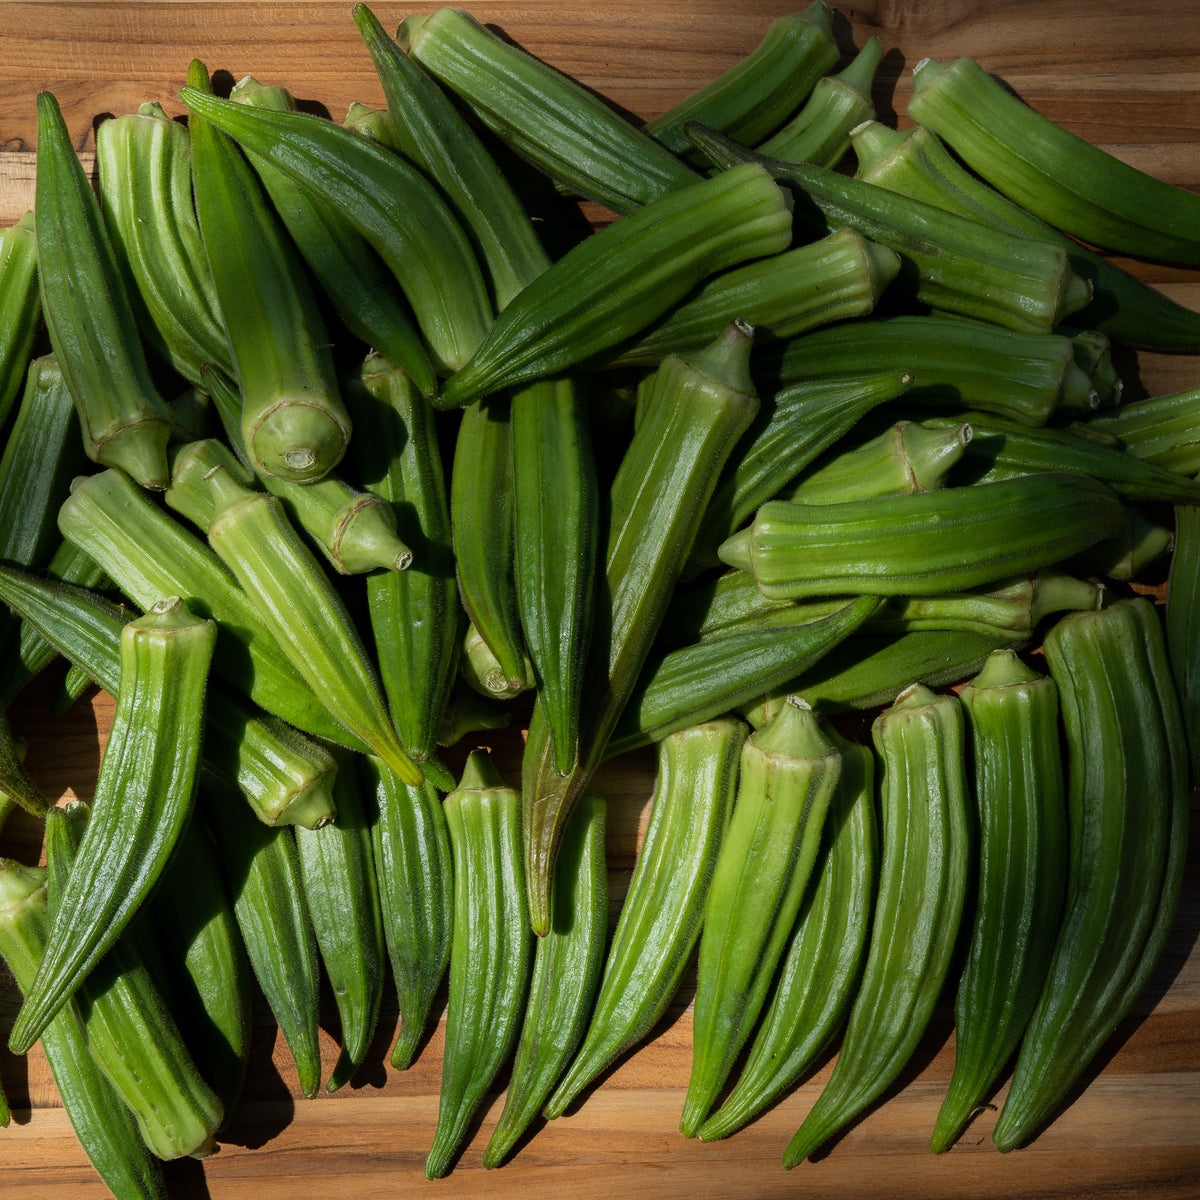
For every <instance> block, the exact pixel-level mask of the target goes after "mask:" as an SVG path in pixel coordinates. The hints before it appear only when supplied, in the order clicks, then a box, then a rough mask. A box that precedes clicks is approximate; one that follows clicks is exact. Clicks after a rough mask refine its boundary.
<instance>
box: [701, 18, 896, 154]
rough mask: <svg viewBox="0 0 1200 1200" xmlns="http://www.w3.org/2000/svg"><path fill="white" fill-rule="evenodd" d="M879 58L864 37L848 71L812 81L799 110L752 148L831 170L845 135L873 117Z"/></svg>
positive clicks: (879, 48)
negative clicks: (874, 85) (806, 97)
mask: <svg viewBox="0 0 1200 1200" xmlns="http://www.w3.org/2000/svg"><path fill="white" fill-rule="evenodd" d="M882 58H883V43H882V42H881V41H880V40H879V39H878V38H877V37H870V38H868V39H867V40H866V41H865V42H864V43H863V48H862V49H861V50H860V51H859V52H858V53H857V54H856V55H855V56H854V58H853V59H852V60H851V61H850V63H849V65H848V66H846V67H843V68H842V70H840V71H839V72H838V73H837V74H836V75H824V76H822V77H821V78H820V79H818V80H817V82H816V83H815V84H814V85H813V89H812V95H810V96H809V98H808V101H807V103H806V104H805V105H804V107H803V108H802V109H801V110H800V111H799V112H798V113H796V115H795V116H794V117H792V119H791V120H790V121H788V123H787V124H786V125H784V126H783V128H782V129H779V130H777V131H776V132H775V133H774V134H772V135H771V136H770V137H769V138H768V139H767V140H766V141H765V142H763V143H762V144H761V145H759V146H758V147H756V149H757V150H758V153H759V154H766V155H767V156H769V157H770V158H778V159H782V160H783V161H784V162H801V163H812V164H813V165H814V166H817V167H834V166H836V165H837V164H838V163H839V162H840V161H841V158H842V155H844V154H845V153H846V151H847V150H848V149H849V148H850V133H851V130H853V129H854V128H855V127H856V126H857V125H859V124H861V123H862V122H863V121H869V120H871V119H872V118H873V117H874V116H875V104H874V102H873V100H872V99H871V86H872V84H873V83H874V82H875V72H876V71H877V70H878V68H879V63H880V60H881V59H882ZM706 124H709V125H710V126H711V122H706Z"/></svg>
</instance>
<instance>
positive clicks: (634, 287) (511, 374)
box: [437, 164, 792, 408]
mask: <svg viewBox="0 0 1200 1200" xmlns="http://www.w3.org/2000/svg"><path fill="white" fill-rule="evenodd" d="M791 229H792V214H791V209H790V207H789V205H788V203H787V200H786V197H785V194H784V192H783V191H782V190H781V189H780V188H778V187H777V186H776V185H775V183H774V181H773V180H772V179H771V177H770V176H769V175H768V174H767V173H766V172H765V171H764V170H763V169H762V168H761V167H758V166H756V165H754V164H745V165H744V166H742V167H739V168H736V169H734V170H730V171H722V172H720V173H719V174H717V175H716V176H714V177H713V178H711V179H707V180H705V181H704V182H702V183H697V184H694V185H693V186H691V187H689V188H685V189H683V190H682V191H679V192H675V193H672V194H671V195H669V196H665V197H664V198H662V199H661V200H658V201H656V202H655V203H653V204H650V205H647V206H646V207H645V208H643V209H640V210H639V211H638V212H636V213H634V214H632V215H631V216H628V217H626V218H624V219H623V220H620V221H614V222H613V223H612V224H611V225H607V226H605V227H604V228H603V229H601V230H600V231H599V232H597V233H594V234H592V235H591V236H590V237H587V238H585V239H584V240H583V241H582V242H579V243H577V244H576V245H575V246H573V247H572V248H571V249H570V250H568V251H567V253H566V254H564V255H563V256H562V258H560V259H559V260H558V261H557V262H556V263H555V264H554V265H553V266H552V267H551V268H550V269H549V270H548V271H545V272H544V273H543V274H541V275H539V276H538V277H537V278H536V279H534V280H533V281H532V282H531V283H530V284H529V285H528V286H527V287H526V288H525V289H524V290H523V291H522V292H521V293H520V294H519V295H518V296H517V297H516V298H515V299H514V300H513V301H512V302H511V303H510V304H509V305H508V306H507V307H506V308H505V309H504V311H503V312H502V313H501V314H500V315H499V317H497V319H496V323H495V324H494V325H493V326H492V328H491V330H490V331H489V333H488V335H487V337H486V338H485V339H484V340H483V342H482V344H481V345H480V346H479V349H478V350H477V351H476V352H475V354H474V356H473V357H472V359H471V361H470V362H469V363H468V364H467V365H466V366H465V367H464V368H463V369H462V370H461V371H459V372H457V373H456V374H454V375H452V376H451V377H450V379H448V380H447V381H446V385H445V387H444V388H443V389H442V394H441V396H440V397H439V399H438V401H437V403H438V404H439V406H441V407H447V408H451V407H455V406H458V405H462V404H465V403H466V402H467V401H469V400H472V399H474V398H475V397H477V396H481V395H485V394H486V393H488V392H492V391H495V390H496V389H497V388H499V387H503V386H507V385H510V384H514V383H520V382H523V381H525V380H529V379H536V378H539V377H542V376H547V375H555V374H558V373H559V372H561V371H565V370H566V369H567V368H568V367H572V366H575V365H576V364H578V363H581V362H585V361H587V360H588V359H591V358H595V357H596V356H598V355H600V354H603V353H604V352H605V351H607V350H608V349H610V348H611V347H612V346H615V345H617V344H618V343H620V342H622V341H625V340H626V339H627V338H631V337H633V336H634V335H635V334H637V333H640V332H641V331H642V330H643V329H645V328H646V327H647V326H648V325H650V324H651V323H652V322H653V321H656V320H657V319H658V318H659V317H661V316H662V315H663V313H665V312H666V311H667V310H668V309H669V308H671V306H672V305H673V304H675V303H676V302H677V301H679V300H681V299H682V298H683V297H684V296H686V295H687V294H688V293H689V292H690V291H691V290H692V288H694V287H695V286H696V285H697V284H698V283H700V282H701V281H702V280H703V279H705V278H706V277H708V276H709V275H713V274H715V273H716V272H718V271H721V270H724V269H725V268H727V267H732V266H735V265H737V264H738V263H743V262H746V261H747V260H748V259H753V258H761V257H763V256H764V255H769V254H778V253H780V252H781V251H783V250H786V249H787V248H788V245H789V244H790V243H791Z"/></svg>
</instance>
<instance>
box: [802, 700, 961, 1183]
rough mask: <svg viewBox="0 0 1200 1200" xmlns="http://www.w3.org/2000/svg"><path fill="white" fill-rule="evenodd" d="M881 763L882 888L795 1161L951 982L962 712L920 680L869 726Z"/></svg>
mask: <svg viewBox="0 0 1200 1200" xmlns="http://www.w3.org/2000/svg"><path fill="white" fill-rule="evenodd" d="M872 738H873V740H874V742H875V749H876V752H877V754H878V755H879V757H880V759H881V761H882V767H883V772H882V776H881V781H880V794H881V819H880V826H881V845H882V861H881V864H880V871H879V892H878V897H877V899H876V903H875V915H874V919H873V922H872V927H871V944H870V948H869V949H868V951H867V961H866V964H865V966H864V967H863V977H862V982H861V984H860V985H859V990H858V995H857V996H856V997H855V1000H854V1006H853V1008H852V1009H851V1011H850V1017H849V1021H848V1022H847V1026H846V1032H845V1035H844V1037H843V1038H842V1043H841V1046H840V1048H839V1050H838V1057H837V1062H836V1063H835V1064H834V1068H833V1075H832V1076H831V1077H830V1080H829V1082H828V1084H827V1085H826V1086H825V1089H824V1090H823V1091H822V1092H821V1095H820V1096H818V1097H817V1101H816V1103H815V1104H814V1105H813V1107H812V1108H811V1109H810V1110H809V1113H808V1115H807V1116H806V1117H805V1119H804V1122H803V1124H802V1125H801V1126H800V1128H799V1130H797V1132H796V1134H795V1136H793V1138H792V1140H791V1141H790V1142H789V1143H788V1146H787V1149H786V1150H785V1151H784V1155H783V1165H784V1166H785V1167H794V1166H796V1164H797V1163H799V1162H802V1161H803V1160H804V1159H806V1158H807V1157H808V1156H809V1155H810V1154H811V1153H812V1152H813V1151H814V1150H815V1149H816V1148H817V1147H818V1146H820V1145H821V1144H822V1143H823V1142H824V1141H826V1140H827V1139H828V1138H830V1137H831V1136H832V1135H833V1134H834V1133H836V1132H837V1131H838V1130H839V1129H841V1128H842V1127H843V1126H844V1125H846V1124H847V1123H848V1122H849V1121H851V1120H853V1119H854V1117H856V1116H857V1115H858V1114H859V1113H860V1112H862V1111H863V1109H864V1108H866V1107H867V1105H869V1104H870V1103H871V1102H872V1101H874V1100H876V1099H878V1097H879V1096H880V1095H881V1094H882V1093H883V1092H884V1091H885V1090H886V1089H887V1088H888V1086H889V1085H890V1084H891V1083H892V1081H893V1080H894V1079H895V1078H896V1076H897V1075H898V1074H899V1072H900V1071H901V1069H902V1068H903V1067H904V1064H905V1063H906V1062H907V1061H908V1059H909V1057H910V1056H911V1054H912V1052H913V1050H914V1049H916V1045H917V1042H918V1041H919V1040H920V1037H921V1034H922V1033H923V1032H924V1030H925V1027H926V1025H927V1024H928V1023H929V1019H930V1017H931V1015H932V1013H933V1007H934V1005H935V1003H936V1002H937V998H938V994H939V993H940V992H941V990H942V985H943V983H944V982H945V979H946V975H947V972H948V970H949V967H950V960H951V957H952V955H953V951H954V943H955V939H956V935H957V933H958V925H959V921H960V919H961V916H962V909H963V904H964V900H965V898H966V890H967V875H968V872H969V869H970V865H969V864H970V858H971V837H970V827H969V824H968V815H967V781H966V757H965V754H966V748H965V746H964V729H963V715H962V708H961V706H960V705H959V702H958V700H957V699H956V698H955V697H954V696H952V695H947V696H937V695H935V694H934V693H933V692H931V691H929V689H928V688H926V687H923V686H922V685H921V684H914V685H913V686H912V687H911V688H908V689H907V690H906V691H904V692H903V693H902V694H901V695H900V697H899V698H898V699H897V701H896V703H895V704H894V705H892V707H891V708H890V709H888V711H887V712H885V713H883V715H882V716H880V717H878V718H877V719H876V721H875V723H874V725H873V726H872Z"/></svg>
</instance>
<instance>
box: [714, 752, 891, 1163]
mask: <svg viewBox="0 0 1200 1200" xmlns="http://www.w3.org/2000/svg"><path fill="white" fill-rule="evenodd" d="M831 736H832V737H833V740H834V742H835V744H836V745H837V747H838V749H839V751H840V752H841V757H842V772H841V776H840V778H839V780H838V788H837V792H836V793H835V794H834V797H833V799H832V800H831V801H830V806H829V812H828V813H827V815H826V818H825V822H826V834H825V837H824V838H823V840H822V845H821V848H820V850H819V851H818V854H817V860H816V862H815V863H814V864H813V876H812V879H811V880H810V881H809V888H808V892H807V893H806V895H805V898H804V900H803V902H802V904H801V908H800V913H799V917H798V919H797V922H796V925H795V927H794V929H793V931H792V933H791V938H790V941H789V943H788V946H787V949H786V951H785V955H784V959H783V962H782V965H781V966H780V969H779V978H778V980H777V982H776V984H775V987H774V990H773V992H772V994H771V996H770V1000H769V1003H768V1005H767V1008H766V1012H765V1013H764V1014H763V1019H762V1024H761V1025H760V1026H759V1029H758V1032H757V1033H756V1034H755V1036H754V1042H753V1044H752V1046H751V1048H750V1052H749V1056H748V1057H747V1059H746V1065H745V1067H744V1068H743V1069H742V1073H741V1075H739V1076H738V1080H737V1084H736V1086H735V1087H734V1088H733V1090H732V1091H731V1092H730V1093H729V1095H728V1096H727V1097H726V1098H725V1100H724V1102H723V1103H722V1105H721V1107H720V1108H719V1109H717V1111H716V1112H715V1113H713V1114H712V1116H710V1117H709V1118H708V1120H706V1121H705V1122H704V1124H703V1125H701V1126H700V1128H699V1130H698V1131H697V1134H696V1136H697V1137H699V1138H700V1140H701V1141H702V1142H711V1141H715V1140H717V1139H718V1138H723V1137H728V1136H729V1135H730V1134H731V1133H734V1132H736V1131H737V1130H738V1129H740V1128H741V1127H742V1126H743V1125H745V1124H746V1123H747V1122H748V1121H750V1120H751V1119H752V1118H753V1117H755V1116H757V1115H758V1114H759V1113H760V1112H761V1111H762V1110H763V1109H764V1108H766V1107H767V1106H768V1105H770V1104H773V1103H774V1102H775V1101H776V1100H778V1099H779V1098H780V1097H781V1096H783V1095H784V1094H785V1093H786V1092H787V1091H789V1090H790V1089H791V1088H792V1087H793V1086H794V1085H795V1083H796V1081H797V1080H799V1079H800V1078H801V1076H802V1075H803V1074H804V1073H805V1072H806V1071H808V1070H809V1069H810V1068H811V1067H812V1065H813V1064H814V1063H815V1062H816V1060H817V1058H818V1056H819V1055H820V1054H821V1052H822V1051H823V1050H824V1049H825V1048H826V1046H828V1045H829V1042H830V1041H831V1039H832V1038H833V1037H834V1035H835V1034H836V1032H837V1030H838V1028H839V1027H840V1026H841V1025H842V1023H843V1022H844V1020H845V1018H846V1013H847V1012H848V1011H849V1008H850V1005H851V1003H852V1002H853V1000H854V993H855V989H856V988H857V987H858V980H859V976H860V974H861V972H862V965H863V960H864V958H865V957H866V948H867V934H868V932H869V930H870V925H871V908H872V906H873V904H874V902H875V888H876V885H877V883H878V878H879V832H878V830H877V828H876V817H875V786H874V785H875V757H874V755H873V754H872V753H871V750H870V748H869V747H867V746H862V745H859V744H857V743H851V742H845V741H843V740H842V739H841V738H839V737H838V736H837V735H836V734H831Z"/></svg>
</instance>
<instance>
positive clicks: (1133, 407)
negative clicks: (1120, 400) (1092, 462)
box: [1087, 386, 1200, 478]
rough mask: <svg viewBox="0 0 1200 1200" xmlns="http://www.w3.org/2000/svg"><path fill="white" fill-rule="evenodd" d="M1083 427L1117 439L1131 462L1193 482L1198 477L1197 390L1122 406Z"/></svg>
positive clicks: (1199, 429) (1199, 392) (1199, 419)
mask: <svg viewBox="0 0 1200 1200" xmlns="http://www.w3.org/2000/svg"><path fill="white" fill-rule="evenodd" d="M1087 427H1088V428H1089V429H1098V430H1100V431H1101V432H1103V433H1106V434H1112V435H1114V436H1115V437H1117V438H1119V439H1120V441H1121V446H1122V448H1123V449H1124V450H1126V451H1127V452H1128V453H1129V454H1132V455H1133V456H1134V457H1135V458H1141V459H1145V460H1146V461H1147V462H1152V463H1154V464H1155V465H1156V466H1159V467H1167V468H1169V469H1170V470H1172V471H1178V472H1179V473H1180V474H1181V475H1191V476H1192V477H1193V478H1194V477H1195V476H1196V475H1197V474H1200V386H1197V387H1193V388H1185V389H1184V390H1183V391H1181V392H1171V393H1170V394H1169V395H1165V396H1153V397H1151V398H1150V399H1147V400H1138V401H1136V402H1135V403H1133V404H1125V405H1122V406H1121V407H1120V408H1119V409H1117V410H1116V412H1113V413H1103V414H1100V415H1097V416H1095V417H1092V418H1091V419H1090V420H1089V421H1088V423H1087Z"/></svg>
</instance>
